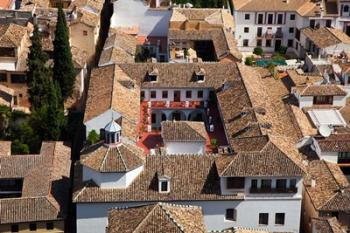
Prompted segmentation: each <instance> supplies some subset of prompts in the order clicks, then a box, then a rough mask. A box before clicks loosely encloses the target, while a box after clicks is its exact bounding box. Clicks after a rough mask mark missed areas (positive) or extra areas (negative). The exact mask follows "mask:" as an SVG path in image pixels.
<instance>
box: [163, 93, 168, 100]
mask: <svg viewBox="0 0 350 233" xmlns="http://www.w3.org/2000/svg"><path fill="white" fill-rule="evenodd" d="M162 98H163V99H167V98H168V91H162Z"/></svg>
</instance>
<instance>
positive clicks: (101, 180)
mask: <svg viewBox="0 0 350 233" xmlns="http://www.w3.org/2000/svg"><path fill="white" fill-rule="evenodd" d="M142 170H143V166H140V167H138V168H135V169H134V170H132V171H129V172H126V173H125V172H123V173H117V172H113V173H100V172H97V171H94V170H92V169H90V168H88V167H85V166H84V167H83V180H84V181H86V180H90V179H92V180H93V181H95V183H96V184H97V185H98V186H99V187H101V188H127V187H128V186H129V185H130V184H131V183H132V182H133V180H134V179H135V178H136V177H137V176H138V175H139V174H140V173H141V171H142Z"/></svg>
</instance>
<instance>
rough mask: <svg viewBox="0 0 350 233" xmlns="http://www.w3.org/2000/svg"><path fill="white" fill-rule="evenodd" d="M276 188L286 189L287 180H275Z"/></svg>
mask: <svg viewBox="0 0 350 233" xmlns="http://www.w3.org/2000/svg"><path fill="white" fill-rule="evenodd" d="M276 188H277V189H286V188H287V180H286V179H277V180H276Z"/></svg>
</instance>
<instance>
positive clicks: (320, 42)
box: [301, 27, 350, 49]
mask: <svg viewBox="0 0 350 233" xmlns="http://www.w3.org/2000/svg"><path fill="white" fill-rule="evenodd" d="M301 32H302V33H303V34H304V35H305V36H306V37H307V38H308V39H309V40H311V41H312V42H313V43H314V44H315V45H316V46H317V47H318V48H321V49H323V48H327V47H330V46H333V45H337V44H341V43H343V44H350V37H349V36H348V35H346V34H345V33H344V32H343V31H341V30H339V29H336V28H327V27H320V28H316V29H313V28H309V27H308V28H304V29H302V30H301Z"/></svg>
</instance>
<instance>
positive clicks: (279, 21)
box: [277, 14, 283, 24]
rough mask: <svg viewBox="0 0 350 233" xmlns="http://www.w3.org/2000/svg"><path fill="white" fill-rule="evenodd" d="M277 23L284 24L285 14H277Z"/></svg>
mask: <svg viewBox="0 0 350 233" xmlns="http://www.w3.org/2000/svg"><path fill="white" fill-rule="evenodd" d="M277 24H283V15H282V14H278V15H277Z"/></svg>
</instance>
